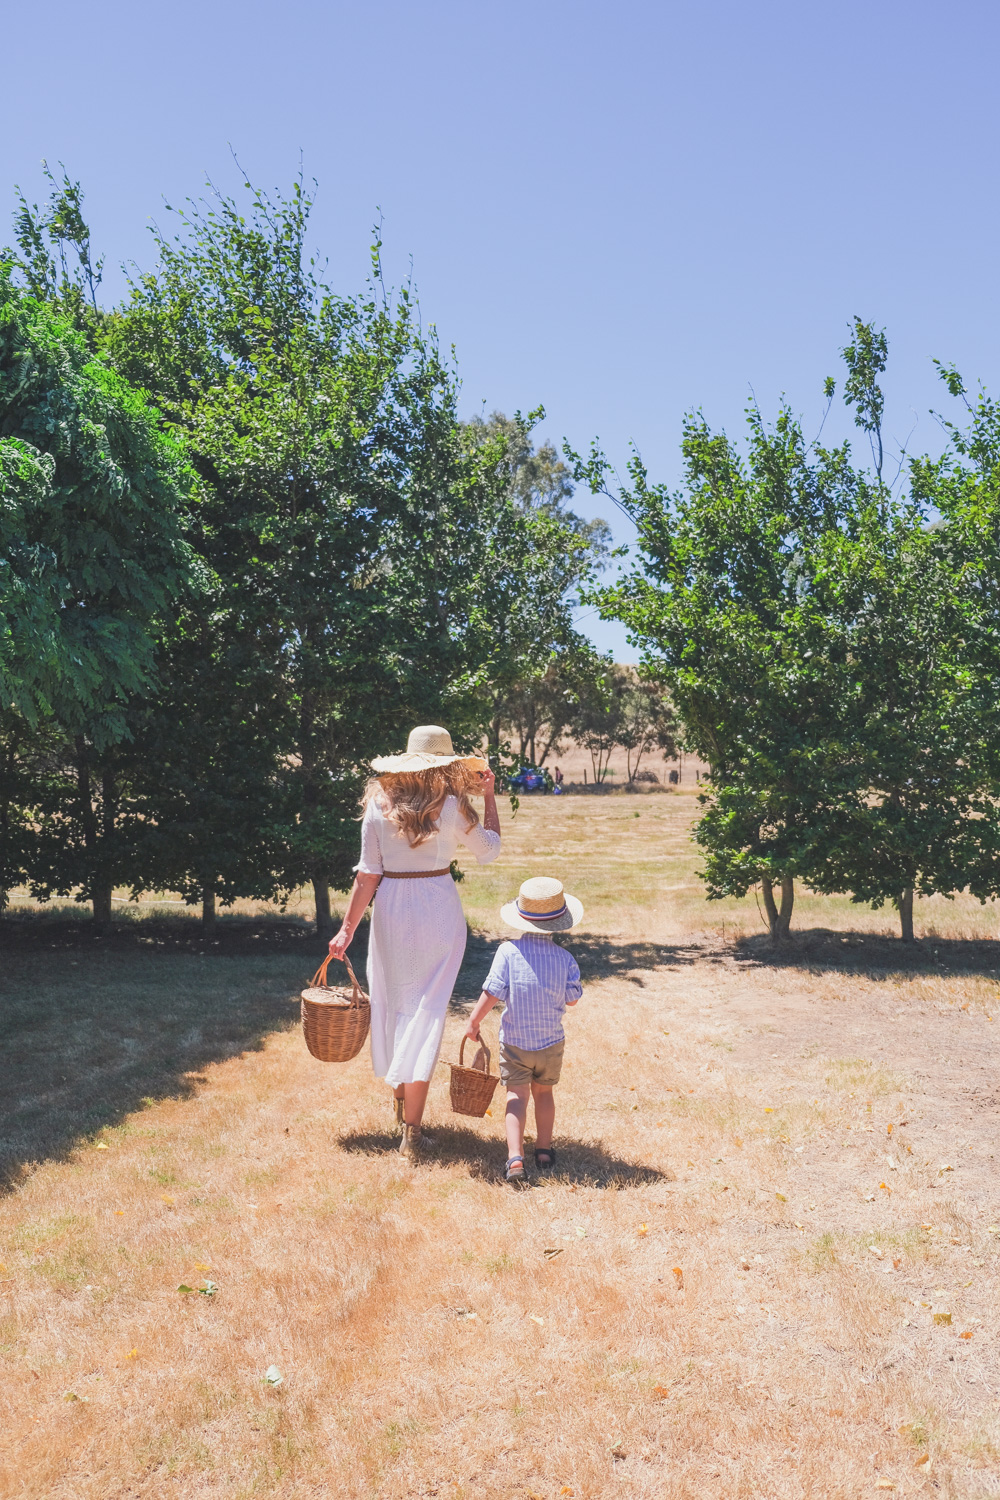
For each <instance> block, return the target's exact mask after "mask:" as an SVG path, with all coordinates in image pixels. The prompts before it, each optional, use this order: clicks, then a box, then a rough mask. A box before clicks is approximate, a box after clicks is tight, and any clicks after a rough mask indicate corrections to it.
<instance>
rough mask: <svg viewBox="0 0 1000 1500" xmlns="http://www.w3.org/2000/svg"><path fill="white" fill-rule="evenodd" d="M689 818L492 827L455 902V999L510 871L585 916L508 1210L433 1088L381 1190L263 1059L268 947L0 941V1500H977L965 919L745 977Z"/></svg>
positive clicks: (971, 910) (356, 1131) (749, 911)
mask: <svg viewBox="0 0 1000 1500" xmlns="http://www.w3.org/2000/svg"><path fill="white" fill-rule="evenodd" d="M693 810H694V803H693V799H691V798H685V797H664V796H659V797H649V798H641V799H640V798H625V797H622V798H607V799H600V798H592V799H584V798H579V799H576V798H566V799H564V800H563V801H562V802H561V803H559V802H555V801H554V800H552V799H547V800H546V801H545V802H534V803H532V802H527V803H526V804H525V805H524V806H523V807H522V811H521V813H520V814H519V816H518V819H517V820H516V822H515V824H514V827H513V829H510V828H508V830H507V836H506V838H505V845H504V853H503V856H502V860H501V862H500V864H499V866H498V867H492V868H490V869H487V870H482V871H480V870H478V869H476V870H470V871H469V872H468V876H467V879H466V881H465V883H464V884H463V886H462V894H463V899H465V900H466V904H467V908H468V910H469V913H470V917H471V918H472V920H473V923H474V926H475V928H476V933H477V936H476V938H475V940H474V941H473V942H472V943H471V944H470V959H469V962H468V963H467V964H466V967H465V969H464V970H463V976H462V980H461V983H460V987H459V992H460V994H461V995H464V996H466V997H469V996H471V995H472V994H473V993H475V991H476V988H477V986H478V982H479V981H480V979H481V977H482V974H483V972H484V965H485V962H486V959H487V956H488V952H489V943H490V941H491V939H492V937H493V935H494V934H495V932H496V917H495V909H496V907H497V905H498V904H499V901H500V898H501V896H504V897H506V896H507V895H508V893H509V892H510V890H511V889H513V888H516V885H517V883H518V882H519V881H520V880H521V879H522V878H524V875H525V874H526V873H528V872H529V871H538V870H539V869H544V870H551V871H552V872H553V873H555V874H557V875H560V876H562V877H563V878H564V879H565V881H566V884H567V886H568V887H569V888H570V889H572V890H575V891H577V892H578V893H579V894H580V895H581V897H582V899H583V900H584V902H585V904H586V905H587V908H588V921H587V924H586V927H585V929H583V930H581V932H580V933H578V934H574V935H573V936H572V938H571V940H570V942H571V945H572V946H573V947H574V949H575V950H576V951H577V952H578V953H579V955H580V959H581V964H582V965H583V967H584V971H585V973H586V974H587V976H588V983H587V987H586V990H585V994H584V1000H583V1002H582V1003H581V1005H580V1006H579V1008H578V1011H577V1012H576V1013H574V1014H573V1015H572V1017H571V1018H570V1020H569V1026H568V1029H569V1035H570V1041H569V1045H568V1049H567V1056H568V1066H567V1070H566V1072H565V1074H564V1081H563V1083H562V1084H561V1085H560V1087H559V1090H558V1111H559V1118H558V1120H557V1140H559V1141H560V1142H561V1144H562V1158H561V1170H560V1173H559V1175H558V1176H557V1177H556V1178H554V1179H553V1180H552V1181H546V1182H544V1183H542V1184H541V1185H539V1186H538V1187H536V1188H535V1189H534V1190H533V1191H531V1192H530V1193H524V1194H513V1193H511V1192H510V1191H509V1190H508V1189H507V1188H505V1186H504V1185H503V1183H502V1180H501V1170H502V1163H503V1157H504V1150H503V1146H502V1142H501V1138H500V1123H501V1122H500V1109H499V1104H500V1101H499V1099H498V1100H497V1107H495V1108H494V1116H495V1118H492V1119H487V1120H485V1121H483V1122H482V1124H481V1125H480V1124H477V1123H476V1122H473V1121H465V1120H461V1119H459V1118H458V1117H455V1116H452V1115H451V1114H450V1113H449V1111H448V1108H447V1076H446V1070H444V1069H440V1070H439V1072H438V1076H437V1077H436V1079H435V1082H434V1085H433V1087H432V1092H431V1102H430V1107H429V1123H431V1124H432V1126H433V1127H434V1128H435V1131H436V1134H437V1136H438V1150H437V1152H436V1153H435V1159H434V1160H433V1161H432V1162H431V1163H430V1164H428V1165H427V1166H425V1167H422V1168H420V1169H419V1170H417V1171H416V1172H409V1171H407V1170H405V1169H404V1168H402V1167H401V1166H400V1165H399V1163H398V1159H397V1158H396V1157H395V1156H394V1155H393V1153H392V1150H391V1147H392V1140H391V1138H390V1135H389V1132H388V1120H389V1111H388V1107H387V1101H386V1097H385V1096H386V1093H387V1091H385V1090H384V1089H383V1088H382V1087H381V1086H379V1085H377V1084H376V1083H375V1082H374V1081H373V1080H372V1077H371V1074H370V1070H369V1068H368V1066H367V1061H366V1059H365V1058H364V1057H362V1058H359V1059H357V1060H356V1061H355V1062H354V1063H351V1064H348V1065H345V1066H343V1067H338V1066H323V1065H322V1064H319V1063H317V1062H314V1061H313V1060H312V1059H311V1058H310V1057H309V1056H308V1054H307V1053H306V1052H305V1049H304V1047H303V1045H302V1043H301V1040H300V1037H299V1035H298V1032H297V1030H295V1029H294V1024H293V1023H294V1011H293V1008H292V1007H291V1006H290V1005H289V1004H288V1001H289V999H290V997H292V996H293V995H294V993H295V991H296V990H297V989H298V987H299V986H300V984H301V982H302V980H303V978H304V977H305V976H306V971H307V970H308V967H309V965H308V962H307V961H306V954H303V953H302V952H301V951H300V950H298V951H297V945H296V944H294V943H293V944H291V948H292V951H288V952H285V951H281V949H280V945H279V947H278V949H277V951H274V952H270V953H266V954H259V955H258V954H255V953H250V954H245V953H241V952H237V951H229V950H225V944H223V949H222V950H220V951H219V952H218V953H217V954H216V955H215V956H209V957H203V956H201V955H200V953H199V952H198V951H193V952H176V951H167V949H165V950H164V951H159V952H155V953H151V954H139V953H137V952H136V950H135V948H134V947H133V948H125V947H122V948H118V949H115V948H114V947H112V948H111V949H109V950H105V949H102V948H97V949H94V948H90V947H84V946H80V947H79V948H78V949H76V950H75V951H72V952H58V953H53V952H52V951H51V950H49V949H45V948H39V947H38V946H37V942H36V941H34V940H33V941H32V942H30V943H29V942H28V941H27V940H25V939H19V941H18V944H17V945H16V948H15V951H14V953H13V957H11V956H10V955H9V954H8V957H7V958H5V960H4V973H5V984H6V990H7V1001H6V1004H7V1006H8V1007H13V1008H12V1009H8V1011H7V1014H8V1015H9V1016H12V1017H13V1023H12V1030H13V1031H14V1032H15V1033H16V1037H15V1039H16V1040H17V1044H18V1047H19V1052H18V1054H17V1056H18V1062H19V1066H18V1072H17V1077H16V1078H13V1079H12V1078H11V1077H10V1076H9V1075H8V1081H7V1084H6V1087H7V1091H8V1092H7V1097H8V1100H9V1108H10V1109H11V1110H12V1112H13V1113H14V1114H15V1115H16V1116H17V1120H18V1121H20V1124H19V1125H17V1126H16V1128H15V1132H14V1145H13V1146H12V1152H11V1154H12V1158H16V1159H20V1158H21V1157H24V1156H30V1155H31V1154H32V1149H33V1148H41V1149H40V1150H38V1149H36V1150H35V1154H36V1155H45V1154H47V1155H50V1156H52V1157H54V1158H56V1159H51V1160H48V1161H47V1162H43V1163H42V1164H40V1165H39V1166H38V1167H37V1169H35V1170H32V1171H30V1172H29V1173H28V1174H27V1175H26V1176H25V1178H24V1180H23V1181H21V1183H20V1185H19V1186H18V1188H17V1190H16V1191H15V1192H12V1193H11V1194H10V1195H9V1196H8V1197H7V1198H6V1199H5V1200H3V1202H2V1203H0V1262H2V1263H3V1269H2V1270H0V1294H2V1295H0V1359H2V1362H3V1380H2V1382H0V1431H2V1432H3V1435H4V1442H3V1448H4V1456H3V1458H2V1459H0V1496H3V1497H14V1496H17V1497H31V1500H41V1497H44V1500H49V1497H52V1500H63V1497H66V1500H70V1497H71V1500H111V1497H125V1496H143V1497H146V1496H150V1497H159V1496H182V1497H185V1500H186V1497H189V1496H190V1497H200V1496H212V1497H225V1500H230V1497H232V1500H236V1497H245V1496H246V1497H249V1496H255V1495H264V1496H282V1497H285V1496H288V1497H299V1496H324V1497H325V1496H333V1495H336V1496H341V1495H343V1496H345V1497H349V1500H355V1497H358V1500H360V1497H378V1500H381V1497H390V1500H396V1497H399V1500H403V1497H417V1496H425V1495H431V1494H435V1495H439V1496H448V1497H465V1500H472V1497H489V1500H493V1497H503V1500H506V1497H514V1496H518V1497H527V1496H530V1495H535V1496H544V1497H545V1500H550V1497H557V1496H563V1495H566V1496H568V1495H569V1494H571V1493H572V1494H575V1495H576V1496H577V1497H583V1496H588V1497H597V1496H605V1495H628V1496H630V1497H631V1496H635V1497H646V1496H649V1497H653V1496H655V1497H658V1500H660V1497H669V1500H675V1497H677V1500H680V1497H684V1500H687V1497H692V1500H693V1497H696V1496H697V1497H699V1500H700V1497H704V1496H713V1497H715V1496H720V1497H727V1500H728V1497H746V1500H751V1497H753V1500H772V1497H773V1500H779V1497H781V1500H784V1497H789V1500H791V1497H795V1500H798V1497H816V1500H818V1497H824V1500H826V1497H831V1500H832V1497H838V1500H855V1497H857V1496H865V1495H868V1494H871V1495H873V1496H875V1495H878V1494H880V1493H882V1492H884V1491H885V1489H886V1487H887V1486H893V1487H894V1489H895V1493H897V1494H899V1495H903V1496H906V1495H913V1494H922V1493H924V1492H926V1493H928V1494H931V1493H933V1494H936V1495H939V1496H956V1497H957V1496H980V1495H983V1496H985V1495H991V1494H995V1493H997V1489H998V1486H1000V1420H998V1411H997V1397H996V1392H997V1389H998V1386H1000V1359H998V1352H997V1333H998V1327H997V1312H996V1307H997V1290H998V1285H997V1282H998V1278H997V1254H998V1249H1000V1234H993V1233H991V1232H990V1226H992V1225H997V1224H998V1223H1000V1210H998V1207H997V1196H996V1189H995V1179H994V1164H993V1156H992V1152H993V1149H994V1138H995V1129H996V1121H997V1093H996V1090H995V1086H994V1080H993V1074H992V1048H993V1043H992V1034H991V1033H992V1029H993V1025H994V1023H993V1022H991V1021H990V1020H988V1019H987V1017H988V1016H990V1015H993V1014H995V1012H994V1011H993V1009H992V1006H993V1004H994V1003H1000V1001H997V999H996V996H997V985H996V980H995V978H994V977H993V971H992V969H991V965H992V964H993V962H994V955H993V952H992V949H993V944H992V943H985V942H983V941H982V939H983V938H985V937H986V936H988V935H990V930H989V927H988V922H989V916H988V914H984V913H983V912H982V911H981V909H980V908H978V907H976V906H975V905H974V904H971V903H964V904H963V903H958V902H957V903H955V904H954V906H949V907H948V909H947V914H948V916H949V919H950V920H952V926H951V928H950V929H949V931H950V932H951V933H952V934H953V936H952V938H951V940H950V941H949V940H947V939H943V940H942V941H940V942H938V943H932V942H928V943H926V944H924V945H923V946H922V949H921V951H920V952H919V953H918V954H916V955H911V954H905V953H904V952H903V951H902V950H901V948H900V946H899V945H898V944H894V943H893V942H892V941H891V939H890V934H891V933H892V931H893V927H894V924H893V922H892V916H891V914H882V915H875V916H874V917H872V916H867V917H866V916H865V914H864V913H859V912H858V911H857V910H856V909H853V908H851V907H850V906H849V904H848V903H841V904H839V905H838V903H835V902H826V903H824V902H820V901H818V900H816V899H815V898H806V899H805V900H802V901H800V903H799V909H798V913H797V917H798V920H799V922H800V924H801V925H804V926H806V927H808V928H809V929H818V928H821V927H829V928H833V929H835V930H836V929H839V931H835V935H834V936H833V937H830V936H816V935H814V936H811V937H803V938H800V939H799V940H798V942H797V943H796V944H795V945H793V948H792V950H791V952H790V953H789V954H788V955H786V956H783V957H782V959H781V960H780V961H779V962H777V963H773V962H771V961H770V959H769V956H768V954H767V953H766V952H765V951H764V950H762V948H761V946H760V943H759V939H758V937H757V935H756V934H757V933H758V932H759V927H760V924H759V921H758V920H757V917H756V910H755V908H754V905H753V902H752V901H751V902H750V903H742V904H741V903H720V904H719V905H707V904H706V903H705V902H704V901H703V899H702V898H701V896H700V892H699V888H698V886H697V883H696V880H695V877H694V873H693V872H694V869H695V866H696V855H695V854H694V852H693V851H692V850H691V848H690V844H689V842H688V839H687V826H688V823H689V820H690V817H691V815H692V812H693ZM637 811H638V813H639V817H638V818H635V817H634V813H635V812H637ZM943 906H944V904H943V903H942V908H943ZM723 920H724V921H725V924H726V932H725V941H723V939H722V922H723ZM918 920H919V919H918ZM923 920H924V925H925V930H926V922H927V918H926V917H925V918H924V919H923ZM934 920H935V921H938V918H937V916H936V915H935V917H934ZM939 930H940V931H941V932H942V933H943V932H944V931H945V929H944V926H943V925H942V926H941V927H940V929H939ZM852 934H854V935H852ZM845 937H846V939H847V941H846V942H842V941H841V939H842V938H845ZM195 946H196V945H195ZM309 946H310V945H308V944H307V945H306V947H307V948H308V947H309ZM167 948H168V949H169V945H167ZM935 948H936V949H937V952H935ZM224 950H225V951H224ZM57 962H58V963H59V964H60V965H65V966H66V967H68V966H69V965H70V964H72V965H75V967H73V968H72V970H71V976H72V979H73V981H74V983H73V985H69V986H68V985H67V983H66V968H65V967H62V968H57V967H56V963H57ZM138 993H141V994H142V995H144V996H146V999H145V1000H144V1001H143V1002H142V1004H141V1005H139V1006H138V1007H136V1005H135V997H136V995H137V994H138ZM81 995H84V996H85V998H86V1007H87V1010H86V1014H87V1015H88V1016H90V1018H91V1019H90V1020H89V1022H86V1023H85V1022H83V1021H81V1020H80V1019H79V1008H78V1006H79V997H80V996H81ZM130 997H131V1003H132V1006H133V1009H132V1011H131V1012H130V1008H129V1007H130ZM102 1007H103V1008H102ZM102 1015H103V1016H104V1017H105V1019H104V1020H102ZM74 1016H75V1017H76V1019H75V1020H74V1023H73V1025H72V1026H70V1027H69V1028H68V1030H67V1029H66V1027H65V1024H64V1023H65V1022H66V1021H67V1019H69V1018H72V1017H74ZM108 1018H110V1019H108ZM997 1024H1000V1018H998V1023H997ZM289 1025H291V1026H292V1029H283V1028H285V1027H287V1026H289ZM460 1029H461V1016H460V1014H458V1013H456V1015H455V1016H454V1017H453V1019H452V1020H451V1021H450V1022H449V1031H448V1034H447V1037H446V1044H445V1056H446V1057H447V1056H449V1055H451V1053H452V1052H453V1051H454V1049H455V1047H456V1045H457V1038H458V1036H459V1034H460ZM257 1046H260V1049H261V1050H249V1051H247V1050H244V1049H246V1048H250V1049H253V1048H255V1047H257ZM229 1054H233V1055H229ZM42 1057H44V1058H45V1059H46V1060H45V1061H41V1062H40V1061H39V1058H42ZM57 1065H58V1066H59V1067H60V1068H62V1072H60V1073H58V1074H57V1071H56V1069H57ZM61 1080H64V1081H61ZM140 1089H141V1090H142V1092H143V1094H145V1095H146V1096H147V1097H148V1099H149V1103H148V1104H147V1105H146V1107H141V1106H140V1105H139V1097H141V1096H138V1097H137V1096H136V1091H137V1090H140ZM74 1091H75V1092H74ZM80 1100H82V1101H83V1102H84V1104H85V1107H86V1110H87V1115H86V1118H85V1119H83V1120H82V1121H81V1122H80V1125H81V1126H82V1132H83V1133H82V1135H81V1136H79V1137H78V1139H77V1141H76V1144H75V1145H74V1146H73V1149H71V1150H69V1151H68V1153H67V1150H66V1143H67V1141H68V1140H69V1136H70V1134H71V1127H72V1120H71V1118H70V1117H71V1114H72V1108H73V1106H74V1104H75V1103H76V1102H77V1101H80ZM49 1109H51V1110H52V1111H54V1112H55V1114H56V1115H58V1117H59V1124H58V1127H57V1128H55V1127H53V1128H52V1129H51V1130H50V1133H49V1134H48V1135H47V1134H46V1125H45V1120H46V1111H47V1110H49ZM904 1122H905V1123H904ZM890 1127H891V1129H890ZM102 1147H103V1148H106V1149H98V1148H102ZM60 1153H62V1159H58V1158H59V1155H60ZM880 1184H885V1185H884V1186H881V1185H880ZM928 1226H929V1227H928ZM551 1251H558V1252H559V1253H558V1254H556V1255H550V1254H546V1252H551ZM678 1273H679V1274H678ZM207 1282H211V1283H214V1284H215V1285H216V1286H217V1291H215V1292H214V1294H212V1295H204V1294H202V1293H201V1292H199V1291H198V1290H195V1291H194V1292H192V1293H180V1292H178V1291H177V1287H178V1285H180V1284H184V1285H189V1286H192V1287H194V1288H198V1287H201V1286H202V1285H204V1284H205V1283H207ZM935 1309H938V1310H939V1311H941V1312H949V1313H950V1314H951V1318H952V1321H951V1323H950V1324H949V1323H945V1322H935V1321H934V1311H935ZM963 1334H971V1335H972V1336H971V1337H970V1338H963V1337H962V1335H963ZM272 1364H274V1365H277V1366H278V1367H279V1369H280V1370H281V1371H282V1373H283V1376H284V1379H283V1382H282V1384H281V1385H280V1386H278V1387H276V1388H272V1387H269V1386H268V1385H266V1384H265V1383H264V1382H263V1381H262V1379H261V1377H262V1375H263V1373H264V1371H265V1370H266V1369H267V1368H268V1367H269V1366H270V1365H272ZM70 1395H72V1396H75V1397H76V1398H77V1399H75V1400H72V1399H68V1397H69V1396H70ZM925 1455H929V1461H928V1462H927V1463H920V1462H918V1461H919V1460H921V1459H922V1458H924V1457H925ZM880 1484H881V1486H882V1488H881V1489H879V1485H880Z"/></svg>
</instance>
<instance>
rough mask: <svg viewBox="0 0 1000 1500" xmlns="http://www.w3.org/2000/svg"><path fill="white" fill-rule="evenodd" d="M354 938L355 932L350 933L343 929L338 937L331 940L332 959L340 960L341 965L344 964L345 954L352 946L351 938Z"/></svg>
mask: <svg viewBox="0 0 1000 1500" xmlns="http://www.w3.org/2000/svg"><path fill="white" fill-rule="evenodd" d="M353 936H354V933H353V932H351V931H349V930H348V928H346V927H342V928H341V929H340V931H339V932H338V933H337V936H336V937H332V938H331V939H330V957H331V958H339V959H340V961H341V963H343V961H344V954H345V953H346V952H347V950H348V948H349V947H350V946H351V938H352V937H353Z"/></svg>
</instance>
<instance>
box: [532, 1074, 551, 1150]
mask: <svg viewBox="0 0 1000 1500" xmlns="http://www.w3.org/2000/svg"><path fill="white" fill-rule="evenodd" d="M531 1097H532V1099H533V1100H534V1104H535V1149H536V1150H537V1151H547V1150H548V1148H549V1146H551V1145H552V1131H553V1130H554V1128H555V1123H556V1096H555V1094H554V1093H553V1092H552V1085H551V1083H532V1085H531Z"/></svg>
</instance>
